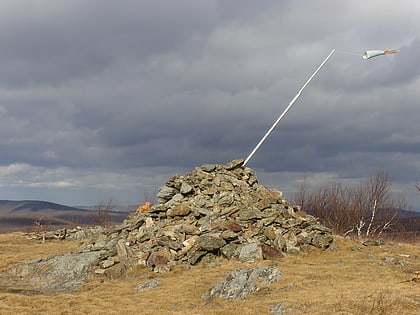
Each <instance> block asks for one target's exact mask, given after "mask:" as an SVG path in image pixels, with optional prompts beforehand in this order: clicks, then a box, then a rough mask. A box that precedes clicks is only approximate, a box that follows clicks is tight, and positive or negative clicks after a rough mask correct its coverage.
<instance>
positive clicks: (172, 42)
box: [0, 0, 420, 203]
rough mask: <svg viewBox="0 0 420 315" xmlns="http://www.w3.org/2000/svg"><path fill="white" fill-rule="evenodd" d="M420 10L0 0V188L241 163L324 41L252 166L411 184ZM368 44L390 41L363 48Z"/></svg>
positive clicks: (278, 177) (129, 194)
mask: <svg viewBox="0 0 420 315" xmlns="http://www.w3.org/2000/svg"><path fill="white" fill-rule="evenodd" d="M415 3H416V2H413V3H412V4H413V6H414V5H415ZM379 4H380V5H381V8H382V9H381V10H380V11H378V8H377V6H378V5H379ZM418 12H419V11H418V8H417V9H414V7H411V6H408V5H407V6H405V5H400V4H397V3H383V1H382V2H379V1H373V2H369V3H367V2H364V4H363V6H360V5H356V4H355V3H354V2H352V1H341V2H337V1H326V0H325V1H317V2H308V1H282V2H279V1H239V0H237V1H236V0H231V1H211V0H198V1H197V0H195V1H187V0H182V1H169V0H168V1H163V0H162V1H160V0H159V1H128V0H127V1H108V0H106V1H99V0H95V1H88V2H87V1H43V3H42V5H38V4H36V2H34V1H19V0H18V1H4V2H2V3H1V4H0V46H1V49H0V68H1V71H0V135H1V137H0V150H1V152H2V154H1V155H0V175H2V176H3V181H0V185H1V187H8V191H9V192H10V189H9V187H10V185H14V186H13V187H16V189H24V190H22V191H25V193H28V187H37V190H36V192H37V193H40V192H41V191H42V190H41V189H42V188H43V187H45V188H49V189H54V192H55V195H56V196H60V195H61V196H63V198H66V200H67V199H68V198H70V196H73V197H74V198H79V197H80V198H81V199H83V200H92V199H100V198H98V196H103V195H106V194H109V193H111V192H112V191H116V192H117V193H118V195H121V196H124V197H123V198H125V199H126V200H131V201H133V200H136V201H137V200H138V199H136V198H139V197H138V195H141V194H142V193H141V191H149V192H150V191H152V190H153V189H155V188H156V187H155V186H156V185H160V184H161V183H162V182H163V181H165V180H166V178H167V176H170V175H172V174H173V173H183V172H185V171H187V170H189V169H191V168H193V167H195V166H197V165H200V164H202V163H225V162H228V161H230V160H232V159H235V158H245V157H246V156H247V155H248V154H249V152H250V151H251V150H252V149H253V147H254V146H255V145H256V144H257V142H258V141H259V140H260V138H261V137H262V136H263V134H264V133H265V132H266V130H267V129H268V128H269V127H270V125H271V124H272V122H274V120H275V119H276V118H277V117H278V115H279V114H280V113H281V112H282V110H284V108H285V107H286V106H287V104H288V103H289V102H290V100H291V99H292V98H293V96H294V95H295V94H296V93H297V91H298V90H299V89H300V88H301V86H302V84H303V83H304V82H305V80H306V79H307V78H308V77H309V75H310V74H311V73H312V71H314V70H315V68H316V67H317V65H318V64H319V63H320V62H321V61H322V60H323V58H325V57H326V55H327V54H328V53H329V52H330V51H331V50H332V49H333V48H336V49H337V52H336V54H335V55H334V56H333V57H332V58H331V60H330V61H329V62H328V64H327V65H326V66H325V68H324V69H322V71H321V72H320V73H319V75H318V76H317V77H316V79H315V80H314V81H313V82H312V83H311V84H310V85H309V86H308V87H307V89H306V90H305V91H304V93H303V94H302V96H301V98H300V99H299V100H298V102H297V103H296V105H295V106H294V107H293V108H292V109H291V111H290V113H288V115H287V116H286V117H285V120H284V121H282V122H281V124H280V125H279V126H278V127H277V128H276V129H275V131H274V132H273V134H272V135H271V136H270V138H269V139H268V140H267V142H266V143H264V145H263V146H262V147H261V148H260V150H259V151H258V152H257V153H256V155H255V156H254V157H253V159H252V160H251V161H250V164H249V166H250V167H252V168H254V169H255V170H256V171H257V172H258V173H261V174H263V175H262V178H261V180H263V181H264V180H265V181H266V182H267V184H273V183H275V184H276V185H278V186H280V187H278V188H279V189H280V190H282V189H285V190H291V189H292V187H293V185H294V184H295V181H296V180H297V179H298V178H302V176H304V174H311V175H310V176H312V178H313V181H314V182H319V181H320V180H321V179H323V178H346V179H358V178H363V177H364V176H366V174H369V173H371V172H373V171H374V170H375V169H376V168H377V167H380V168H386V169H389V170H390V172H392V173H398V176H395V178H398V181H399V183H402V185H407V183H408V182H409V181H410V176H412V177H413V178H415V173H416V172H417V171H418V170H419V168H420V165H418V163H417V162H416V160H417V157H418V154H419V152H418V148H419V141H420V139H419V138H420V137H418V136H417V135H418V134H420V130H419V129H420V127H417V126H418V124H417V122H416V117H417V115H416V114H417V113H418V109H417V107H418V106H417V100H418V98H419V92H418V88H417V87H418V82H419V75H420V73H419V70H418V67H416V66H415V65H416V58H417V55H418V52H419V50H420V44H419V39H418V37H417V36H418V34H417V30H418V21H419V19H418V15H419V14H418ZM376 48H378V49H382V48H383V49H385V48H401V52H400V53H399V54H397V55H395V56H384V57H378V58H374V59H372V60H369V61H364V60H363V59H362V58H361V53H362V52H363V51H364V50H365V49H376ZM397 160H400V161H401V160H402V161H404V165H400V164H401V163H399V162H397ZM22 178H24V179H25V180H24V181H23V179H22ZM22 183H23V184H22ZM404 183H405V184H404ZM281 186H284V187H285V188H282V187H281ZM19 187H20V188H19ZM60 187H61V188H60ZM153 187H155V188H153ZM88 188H89V189H88ZM88 190H89V192H91V193H92V196H90V197H88V196H86V193H83V191H88ZM16 195H18V194H17V193H16ZM93 195H94V196H93ZM136 196H137V197H136ZM0 198H1V196H0ZM4 198H7V197H6V196H4ZM22 198H23V197H22ZM40 198H44V197H40ZM75 203H79V202H75Z"/></svg>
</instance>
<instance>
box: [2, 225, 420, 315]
mask: <svg viewBox="0 0 420 315" xmlns="http://www.w3.org/2000/svg"><path fill="white" fill-rule="evenodd" d="M77 246H78V242H68V241H51V242H46V243H42V242H40V241H35V240H28V239H26V237H25V235H24V234H23V233H11V234H0V272H4V271H5V270H6V269H7V267H8V266H10V265H11V264H14V263H17V262H21V261H24V260H27V259H32V258H41V257H48V256H52V255H58V254H63V253H68V252H70V251H71V250H72V249H75V248H76V247H77ZM334 248H335V249H334V250H329V251H324V252H322V251H313V252H310V253H307V254H299V255H288V256H286V257H284V258H282V259H280V260H278V261H262V262H256V263H252V264H249V263H246V264H245V263H240V262H237V261H226V260H222V259H221V260H219V261H217V262H216V263H213V264H199V265H197V266H193V267H189V268H188V267H185V266H178V267H175V268H174V270H173V271H172V272H170V273H169V274H165V275H159V274H156V273H153V272H151V271H149V270H147V269H145V268H140V267H139V268H137V269H135V270H132V271H130V272H128V273H127V274H126V275H125V276H124V277H123V278H120V279H115V280H105V279H101V278H97V279H94V280H92V281H89V282H88V283H87V284H85V285H84V286H83V287H81V288H80V289H79V290H78V291H77V292H75V293H72V294H63V293H60V294H55V295H42V294H28V293H26V294H23V293H22V292H19V291H16V290H13V288H10V287H6V286H5V285H4V284H2V283H0V314H2V315H3V314H4V315H7V314H13V315H15V314H54V315H59V314H72V315H75V314H183V315H184V314H202V315H211V314H235V313H237V314H241V315H242V314H244V315H245V314H273V313H272V308H273V307H275V306H276V305H279V304H280V303H284V304H283V306H284V308H283V309H292V311H291V312H290V313H287V314H419V310H420V274H419V272H420V244H403V243H395V242H393V243H390V242H387V243H386V244H385V245H383V246H371V247H365V246H363V245H362V244H361V243H360V242H358V241H354V240H348V239H343V238H337V239H336V241H335V246H334ZM262 266H275V267H277V268H278V269H280V270H281V272H282V273H283V277H282V279H281V280H280V281H278V282H276V283H273V284H271V285H270V286H267V287H263V288H262V289H261V290H260V291H259V292H257V293H256V294H255V295H252V296H249V297H248V298H246V299H244V300H239V301H233V300H224V299H214V300H211V301H206V300H203V299H202V295H203V294H204V293H205V292H206V291H207V290H208V289H209V288H211V287H212V286H214V285H216V284H219V283H221V282H222V281H223V280H224V278H225V276H226V274H227V273H228V272H229V271H231V270H234V269H237V268H249V267H262ZM156 278H158V279H159V280H160V282H161V284H160V286H158V287H156V288H153V289H149V290H145V291H141V292H137V291H136V289H135V288H136V286H137V285H139V284H142V283H145V282H147V281H150V280H151V279H156ZM277 314H280V312H278V313H277Z"/></svg>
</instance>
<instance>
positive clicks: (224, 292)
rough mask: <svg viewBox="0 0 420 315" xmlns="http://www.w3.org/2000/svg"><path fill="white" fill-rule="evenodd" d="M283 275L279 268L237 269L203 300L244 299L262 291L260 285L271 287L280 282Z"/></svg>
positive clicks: (208, 292) (206, 294)
mask: <svg viewBox="0 0 420 315" xmlns="http://www.w3.org/2000/svg"><path fill="white" fill-rule="evenodd" d="M281 277H282V273H281V272H280V270H278V269H277V268H272V267H267V268H249V269H237V270H234V271H231V272H229V274H228V275H227V276H226V278H225V280H224V281H223V282H222V283H221V284H218V285H216V286H214V287H213V288H211V289H210V290H209V291H207V292H206V293H204V295H203V296H202V298H203V299H213V298H218V297H222V298H225V299H243V298H245V297H246V296H248V295H249V294H252V293H256V292H258V291H259V290H260V289H261V285H260V283H262V284H263V285H269V284H271V283H273V282H276V281H279V280H280V278H281Z"/></svg>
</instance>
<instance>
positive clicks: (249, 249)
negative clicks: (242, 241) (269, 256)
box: [239, 243, 263, 262]
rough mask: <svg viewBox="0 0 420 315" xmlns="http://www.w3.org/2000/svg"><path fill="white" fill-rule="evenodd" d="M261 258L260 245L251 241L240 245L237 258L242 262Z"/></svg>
mask: <svg viewBox="0 0 420 315" xmlns="http://www.w3.org/2000/svg"><path fill="white" fill-rule="evenodd" d="M262 259H263V253H262V249H261V245H260V244H258V243H252V244H247V245H244V246H242V248H241V251H240V253H239V260H240V261H242V262H254V261H257V260H262Z"/></svg>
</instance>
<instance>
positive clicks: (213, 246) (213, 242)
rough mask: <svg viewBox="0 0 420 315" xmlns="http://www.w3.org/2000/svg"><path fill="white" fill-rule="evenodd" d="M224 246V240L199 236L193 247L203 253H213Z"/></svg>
mask: <svg viewBox="0 0 420 315" xmlns="http://www.w3.org/2000/svg"><path fill="white" fill-rule="evenodd" d="M225 244H226V242H225V240H224V239H222V238H219V237H214V236H208V235H201V236H199V237H198V238H197V240H196V241H195V245H196V246H198V248H199V249H202V250H205V251H214V250H217V249H219V248H222V247H223V246H224V245H225Z"/></svg>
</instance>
